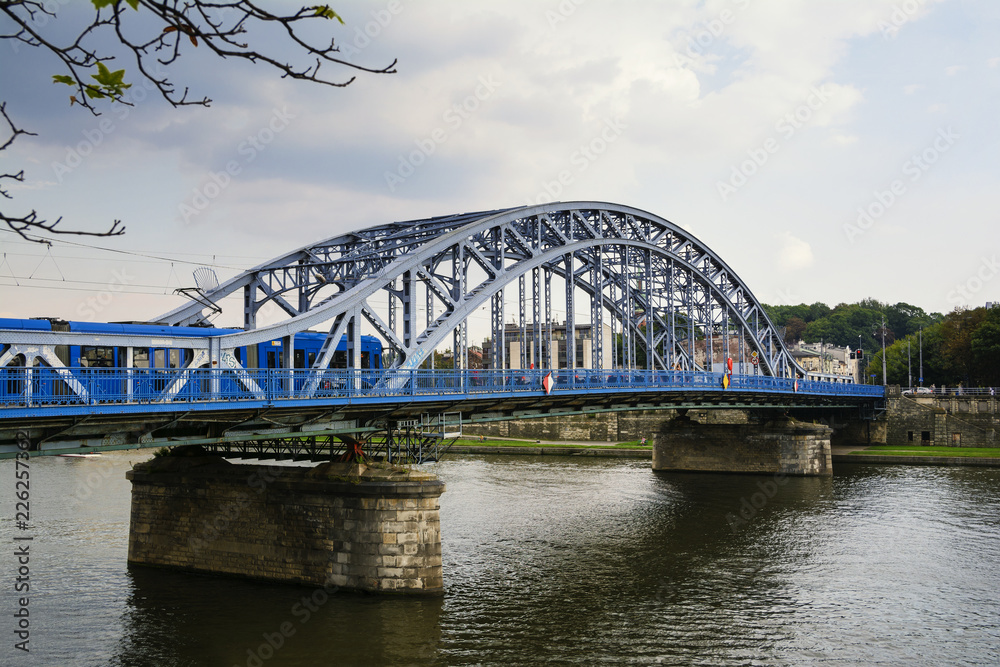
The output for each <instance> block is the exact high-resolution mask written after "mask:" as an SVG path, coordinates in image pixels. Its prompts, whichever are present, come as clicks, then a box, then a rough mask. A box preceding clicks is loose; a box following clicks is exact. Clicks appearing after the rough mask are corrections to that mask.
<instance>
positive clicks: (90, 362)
mask: <svg viewBox="0 0 1000 667" xmlns="http://www.w3.org/2000/svg"><path fill="white" fill-rule="evenodd" d="M80 365H81V366H86V367H89V368H114V367H115V348H113V347H92V346H89V345H88V346H83V347H81V348H80Z"/></svg>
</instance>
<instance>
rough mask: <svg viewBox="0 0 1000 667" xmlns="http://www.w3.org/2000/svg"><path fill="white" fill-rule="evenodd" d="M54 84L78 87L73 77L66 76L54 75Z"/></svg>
mask: <svg viewBox="0 0 1000 667" xmlns="http://www.w3.org/2000/svg"><path fill="white" fill-rule="evenodd" d="M52 83H65V84H66V85H67V86H75V85H76V81H74V80H73V77H71V76H67V75H66V74H53V75H52Z"/></svg>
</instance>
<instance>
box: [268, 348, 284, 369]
mask: <svg viewBox="0 0 1000 667" xmlns="http://www.w3.org/2000/svg"><path fill="white" fill-rule="evenodd" d="M280 360H281V355H279V354H277V353H276V352H275V351H274V350H268V351H267V367H268V368H281V366H279V365H278V362H279V361H280Z"/></svg>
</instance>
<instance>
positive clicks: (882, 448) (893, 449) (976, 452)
mask: <svg viewBox="0 0 1000 667" xmlns="http://www.w3.org/2000/svg"><path fill="white" fill-rule="evenodd" d="M851 454H862V455H864V454H877V455H879V456H954V457H964V458H1000V447H922V446H920V445H876V446H874V447H869V448H868V449H862V450H858V451H856V452H851Z"/></svg>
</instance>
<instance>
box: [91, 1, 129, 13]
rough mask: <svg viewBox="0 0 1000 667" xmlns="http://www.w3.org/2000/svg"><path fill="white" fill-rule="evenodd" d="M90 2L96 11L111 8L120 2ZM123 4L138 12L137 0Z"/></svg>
mask: <svg viewBox="0 0 1000 667" xmlns="http://www.w3.org/2000/svg"><path fill="white" fill-rule="evenodd" d="M90 1H91V2H92V3H93V4H94V7H95V8H96V9H98V10H100V9H104V8H105V7H112V6H114V5H117V4H118V3H119V2H120V0H90ZM125 2H127V3H128V6H129V7H131V8H132V9H134V10H136V11H139V0H125Z"/></svg>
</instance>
